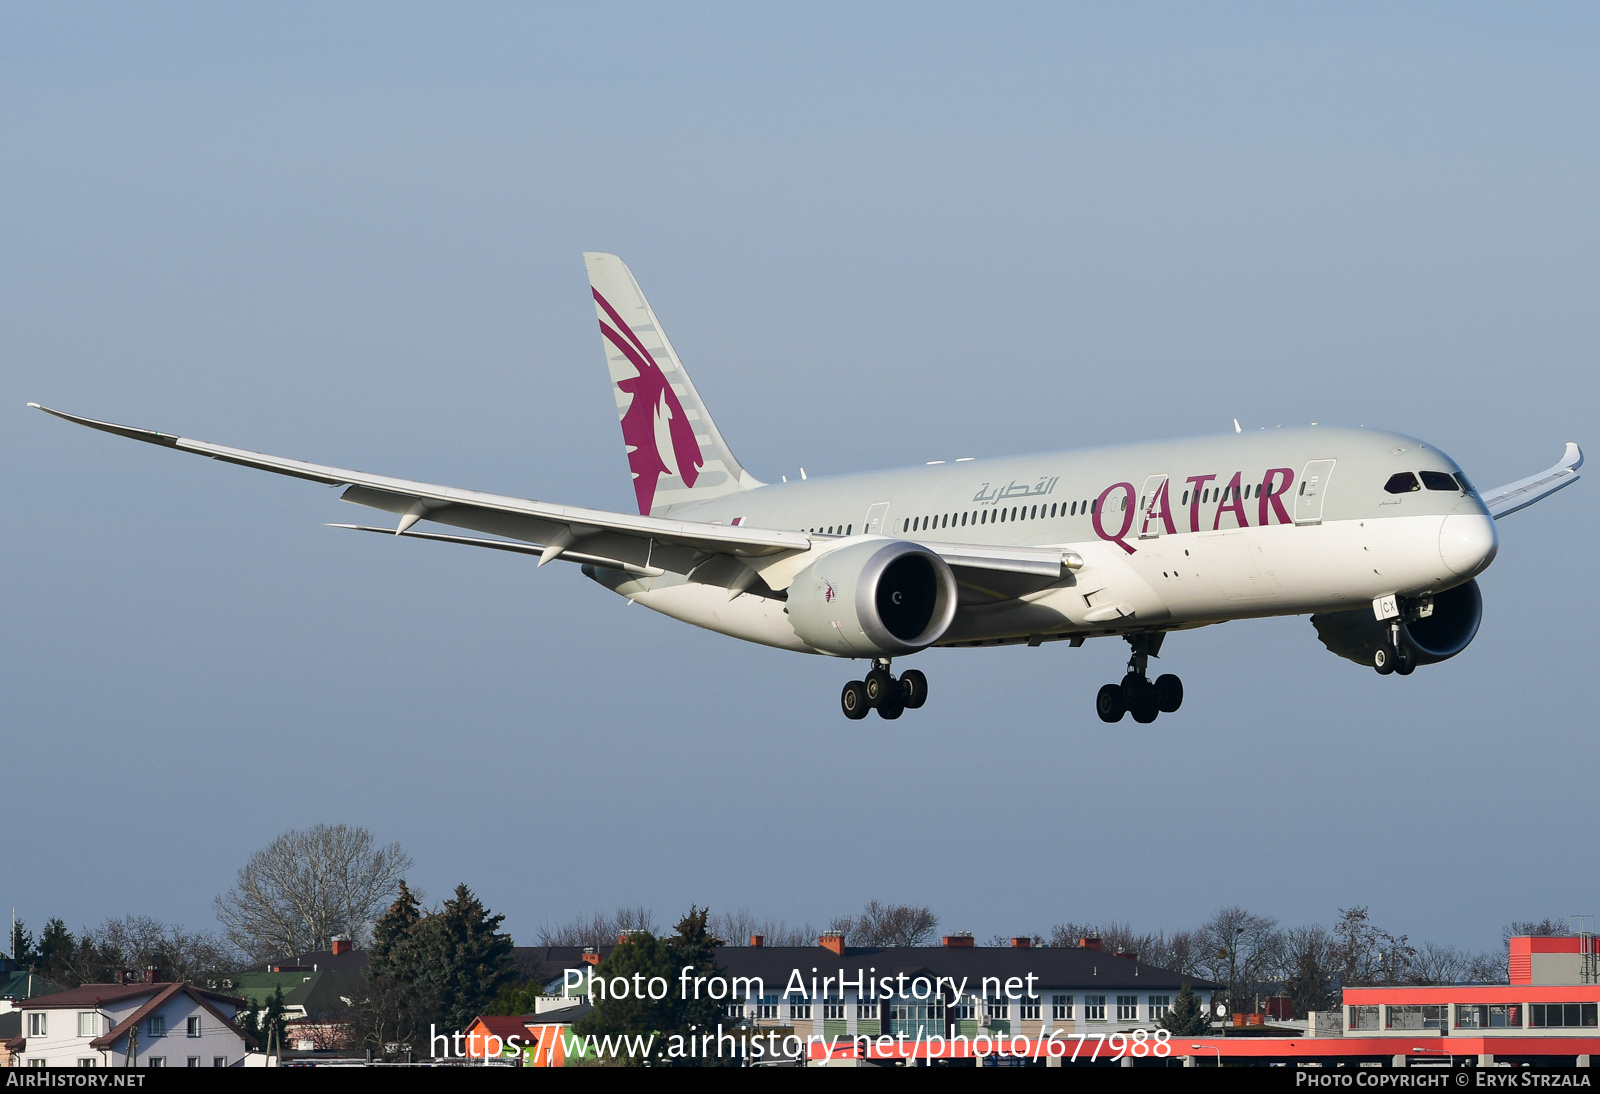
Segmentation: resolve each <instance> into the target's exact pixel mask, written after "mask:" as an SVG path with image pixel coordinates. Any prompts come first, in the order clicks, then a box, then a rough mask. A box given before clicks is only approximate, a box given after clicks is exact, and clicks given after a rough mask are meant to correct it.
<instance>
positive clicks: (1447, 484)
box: [1422, 471, 1461, 493]
mask: <svg viewBox="0 0 1600 1094" xmlns="http://www.w3.org/2000/svg"><path fill="white" fill-rule="evenodd" d="M1422 485H1423V486H1426V487H1427V488H1428V489H1429V490H1449V491H1450V492H1451V493H1454V492H1456V491H1457V490H1460V489H1461V487H1459V486H1457V485H1456V480H1455V479H1453V478H1451V477H1450V476H1449V475H1448V474H1446V473H1445V472H1443V471H1424V472H1423V473H1422Z"/></svg>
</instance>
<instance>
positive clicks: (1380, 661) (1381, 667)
mask: <svg viewBox="0 0 1600 1094" xmlns="http://www.w3.org/2000/svg"><path fill="white" fill-rule="evenodd" d="M1394 663H1395V651H1394V647H1393V646H1390V645H1388V644H1384V645H1382V646H1379V647H1378V648H1377V650H1376V652H1374V653H1373V655H1372V667H1373V668H1375V669H1377V670H1378V675H1379V676H1388V675H1389V674H1390V673H1391V672H1393V671H1394Z"/></svg>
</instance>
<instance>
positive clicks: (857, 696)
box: [839, 680, 872, 722]
mask: <svg viewBox="0 0 1600 1094" xmlns="http://www.w3.org/2000/svg"><path fill="white" fill-rule="evenodd" d="M839 705H840V706H841V707H843V708H844V716H845V717H846V718H849V719H850V720H851V721H852V722H853V721H856V720H858V719H861V718H865V717H866V716H867V712H868V711H869V710H871V709H872V705H871V704H870V703H868V702H867V685H866V684H863V683H862V682H861V681H860V680H852V681H850V682H849V683H848V684H846V685H845V686H844V691H843V692H842V693H841V694H840V696H839Z"/></svg>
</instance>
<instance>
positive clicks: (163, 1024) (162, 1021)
mask: <svg viewBox="0 0 1600 1094" xmlns="http://www.w3.org/2000/svg"><path fill="white" fill-rule="evenodd" d="M145 1026H146V1027H147V1029H148V1031H149V1034H150V1036H152V1037H165V1036H166V1035H167V1020H166V1018H165V1017H164V1016H163V1015H160V1014H152V1015H151V1016H150V1020H149V1021H148V1022H146V1023H145ZM151 1066H152V1067H154V1066H155V1065H154V1064H152V1065H151Z"/></svg>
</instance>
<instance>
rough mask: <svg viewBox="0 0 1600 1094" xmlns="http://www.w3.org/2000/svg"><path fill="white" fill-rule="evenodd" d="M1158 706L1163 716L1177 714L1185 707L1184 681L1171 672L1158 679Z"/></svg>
mask: <svg viewBox="0 0 1600 1094" xmlns="http://www.w3.org/2000/svg"><path fill="white" fill-rule="evenodd" d="M1156 706H1157V707H1158V708H1159V709H1160V711H1161V713H1163V714H1176V713H1177V711H1178V708H1179V707H1181V706H1183V681H1182V680H1180V679H1178V678H1177V677H1176V676H1174V675H1172V673H1170V672H1168V673H1163V674H1162V675H1160V676H1158V677H1156Z"/></svg>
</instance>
